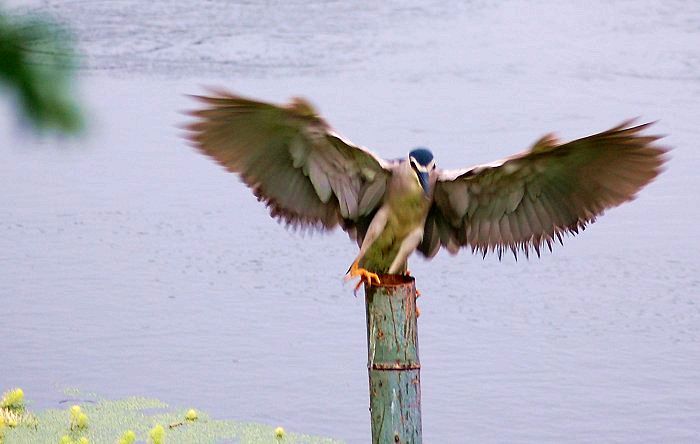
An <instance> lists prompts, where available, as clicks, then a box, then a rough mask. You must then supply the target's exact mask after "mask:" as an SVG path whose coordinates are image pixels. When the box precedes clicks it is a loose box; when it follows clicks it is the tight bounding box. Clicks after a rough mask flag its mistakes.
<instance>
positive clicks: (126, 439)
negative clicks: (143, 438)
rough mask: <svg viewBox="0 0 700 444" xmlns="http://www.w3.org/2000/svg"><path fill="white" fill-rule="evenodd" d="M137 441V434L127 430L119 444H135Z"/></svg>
mask: <svg viewBox="0 0 700 444" xmlns="http://www.w3.org/2000/svg"><path fill="white" fill-rule="evenodd" d="M134 441H136V433H134V431H133V430H127V431H126V432H124V434H123V435H122V437H121V438H119V444H134Z"/></svg>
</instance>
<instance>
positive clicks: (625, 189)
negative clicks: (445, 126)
mask: <svg viewBox="0 0 700 444" xmlns="http://www.w3.org/2000/svg"><path fill="white" fill-rule="evenodd" d="M650 125H651V123H646V124H642V125H637V126H633V121H626V122H623V123H622V124H621V125H618V126H616V127H614V128H612V129H610V130H608V131H604V132H602V133H598V134H594V135H591V136H588V137H584V138H581V139H577V140H574V141H572V142H568V143H560V142H559V141H558V140H557V139H556V138H554V136H552V135H547V136H545V137H543V138H542V139H540V140H538V141H537V142H536V143H535V144H534V145H533V146H532V147H531V148H530V150H528V151H525V152H523V153H521V154H517V155H515V156H511V157H509V158H506V159H503V160H500V161H496V162H492V163H489V164H486V165H479V166H476V167H473V168H470V169H465V170H457V171H442V172H441V173H440V177H439V179H438V182H437V184H436V186H435V195H434V202H433V206H432V208H431V210H430V216H429V219H431V223H432V224H434V226H435V227H438V228H440V230H439V233H440V235H439V238H440V244H441V245H442V246H444V247H446V248H447V249H448V250H449V251H450V252H455V251H456V250H457V249H458V248H459V247H462V246H471V247H472V249H473V250H476V251H479V252H481V253H482V254H486V253H487V252H490V251H496V252H497V253H498V255H499V257H500V256H501V254H502V252H503V250H505V249H510V250H511V251H512V252H513V254H514V255H516V258H517V253H518V252H524V253H525V255H526V256H527V255H529V251H530V249H534V250H535V252H536V253H537V254H538V255H539V254H540V249H541V247H542V245H545V244H546V245H547V247H548V248H549V249H550V250H551V248H552V243H553V241H555V240H556V241H558V242H560V243H561V242H562V237H561V235H562V233H574V234H576V233H578V231H579V230H583V229H585V227H586V226H587V225H588V224H589V223H592V222H594V221H595V219H596V217H598V216H599V215H601V214H602V213H603V212H604V211H605V210H606V209H607V208H610V207H614V206H617V205H620V204H622V203H623V202H626V201H629V200H632V199H634V198H635V196H636V194H637V193H638V192H639V190H640V189H641V188H643V187H644V186H645V185H646V184H648V183H649V182H650V181H652V180H653V179H654V178H655V177H656V176H657V175H658V174H659V173H660V172H661V170H662V166H663V163H664V162H665V160H666V157H665V153H666V152H667V148H665V147H661V146H658V145H656V143H655V142H656V141H657V140H659V139H660V136H654V135H643V134H641V132H642V131H643V130H644V129H646V128H648V127H649V126H650ZM431 229H432V228H431ZM427 239H428V244H426V245H423V244H421V246H420V247H419V250H420V251H421V252H423V253H424V254H426V255H427V254H428V253H430V254H431V255H432V254H435V253H436V252H437V251H436V250H437V249H436V247H435V246H434V245H432V243H433V242H434V240H433V236H432V233H431V236H428V238H427ZM425 243H426V242H425V239H424V244H425Z"/></svg>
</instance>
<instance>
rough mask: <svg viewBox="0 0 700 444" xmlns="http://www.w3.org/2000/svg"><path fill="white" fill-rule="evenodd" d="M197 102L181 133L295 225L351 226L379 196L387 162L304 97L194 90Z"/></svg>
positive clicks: (275, 214)
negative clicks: (276, 99) (266, 99)
mask: <svg viewBox="0 0 700 444" xmlns="http://www.w3.org/2000/svg"><path fill="white" fill-rule="evenodd" d="M195 98H196V99H198V100H199V101H200V102H201V103H202V104H203V105H204V106H203V107H202V108H201V109H198V110H195V111H192V112H190V113H189V114H191V115H192V116H194V117H195V118H196V119H197V120H196V121H195V122H193V123H191V124H189V125H188V126H186V129H187V130H188V132H189V133H188V138H189V139H190V140H191V141H192V142H193V143H194V145H195V146H196V147H197V148H198V149H199V150H200V151H201V152H202V153H204V154H206V155H208V156H211V157H213V158H214V159H215V160H216V161H217V162H219V163H220V164H221V165H223V166H224V167H225V168H226V169H227V170H228V171H231V172H234V173H238V174H239V175H240V177H241V179H242V180H243V182H245V184H246V185H248V186H249V187H250V188H251V189H252V190H253V193H255V195H256V196H257V197H258V199H259V200H262V201H264V202H265V204H266V205H267V206H268V207H269V208H270V212H271V214H272V216H273V217H275V218H278V219H280V220H282V221H284V222H285V223H286V224H288V225H291V226H294V227H302V228H305V227H309V228H316V229H321V230H327V229H331V228H333V227H335V226H336V225H338V224H339V223H340V224H341V225H342V226H343V228H345V229H346V230H349V231H351V235H353V236H354V235H356V233H354V232H352V230H353V229H354V227H355V224H356V223H357V221H360V220H362V219H363V218H366V217H369V215H370V214H371V213H372V212H373V211H374V210H375V208H376V207H377V206H378V205H379V204H380V203H381V201H382V198H383V197H384V192H385V190H386V184H387V179H388V177H389V176H390V172H389V171H388V169H386V168H385V166H386V163H385V162H384V161H383V160H382V159H380V158H379V157H377V156H375V155H374V154H372V153H371V152H369V151H368V150H366V149H364V148H361V147H358V146H356V145H353V144H352V143H350V142H348V141H346V140H344V139H342V138H341V137H340V136H339V135H338V134H336V133H335V132H333V131H332V129H331V128H330V127H329V125H328V124H327V123H326V122H325V121H324V120H323V119H322V118H321V117H319V116H318V114H317V113H316V110H315V109H314V108H313V106H312V105H311V104H310V103H308V102H307V101H305V100H303V99H299V98H295V99H293V100H292V101H291V102H290V103H289V104H288V105H284V106H276V105H272V104H268V103H263V102H258V101H254V100H250V99H247V98H243V97H240V96H237V95H234V94H231V93H228V92H224V91H214V92H213V96H211V97H204V96H195Z"/></svg>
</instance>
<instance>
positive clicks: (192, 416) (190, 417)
mask: <svg viewBox="0 0 700 444" xmlns="http://www.w3.org/2000/svg"><path fill="white" fill-rule="evenodd" d="M197 418H198V415H197V410H195V409H189V410H188V411H187V413H185V419H186V420H187V421H196V420H197Z"/></svg>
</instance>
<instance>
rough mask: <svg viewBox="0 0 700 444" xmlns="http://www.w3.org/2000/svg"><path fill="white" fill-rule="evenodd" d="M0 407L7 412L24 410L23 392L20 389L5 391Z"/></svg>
mask: <svg viewBox="0 0 700 444" xmlns="http://www.w3.org/2000/svg"><path fill="white" fill-rule="evenodd" d="M0 407H2V408H3V409H8V410H24V391H23V390H22V389H21V388H16V389H12V390H8V391H6V392H5V393H3V395H2V401H0Z"/></svg>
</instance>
